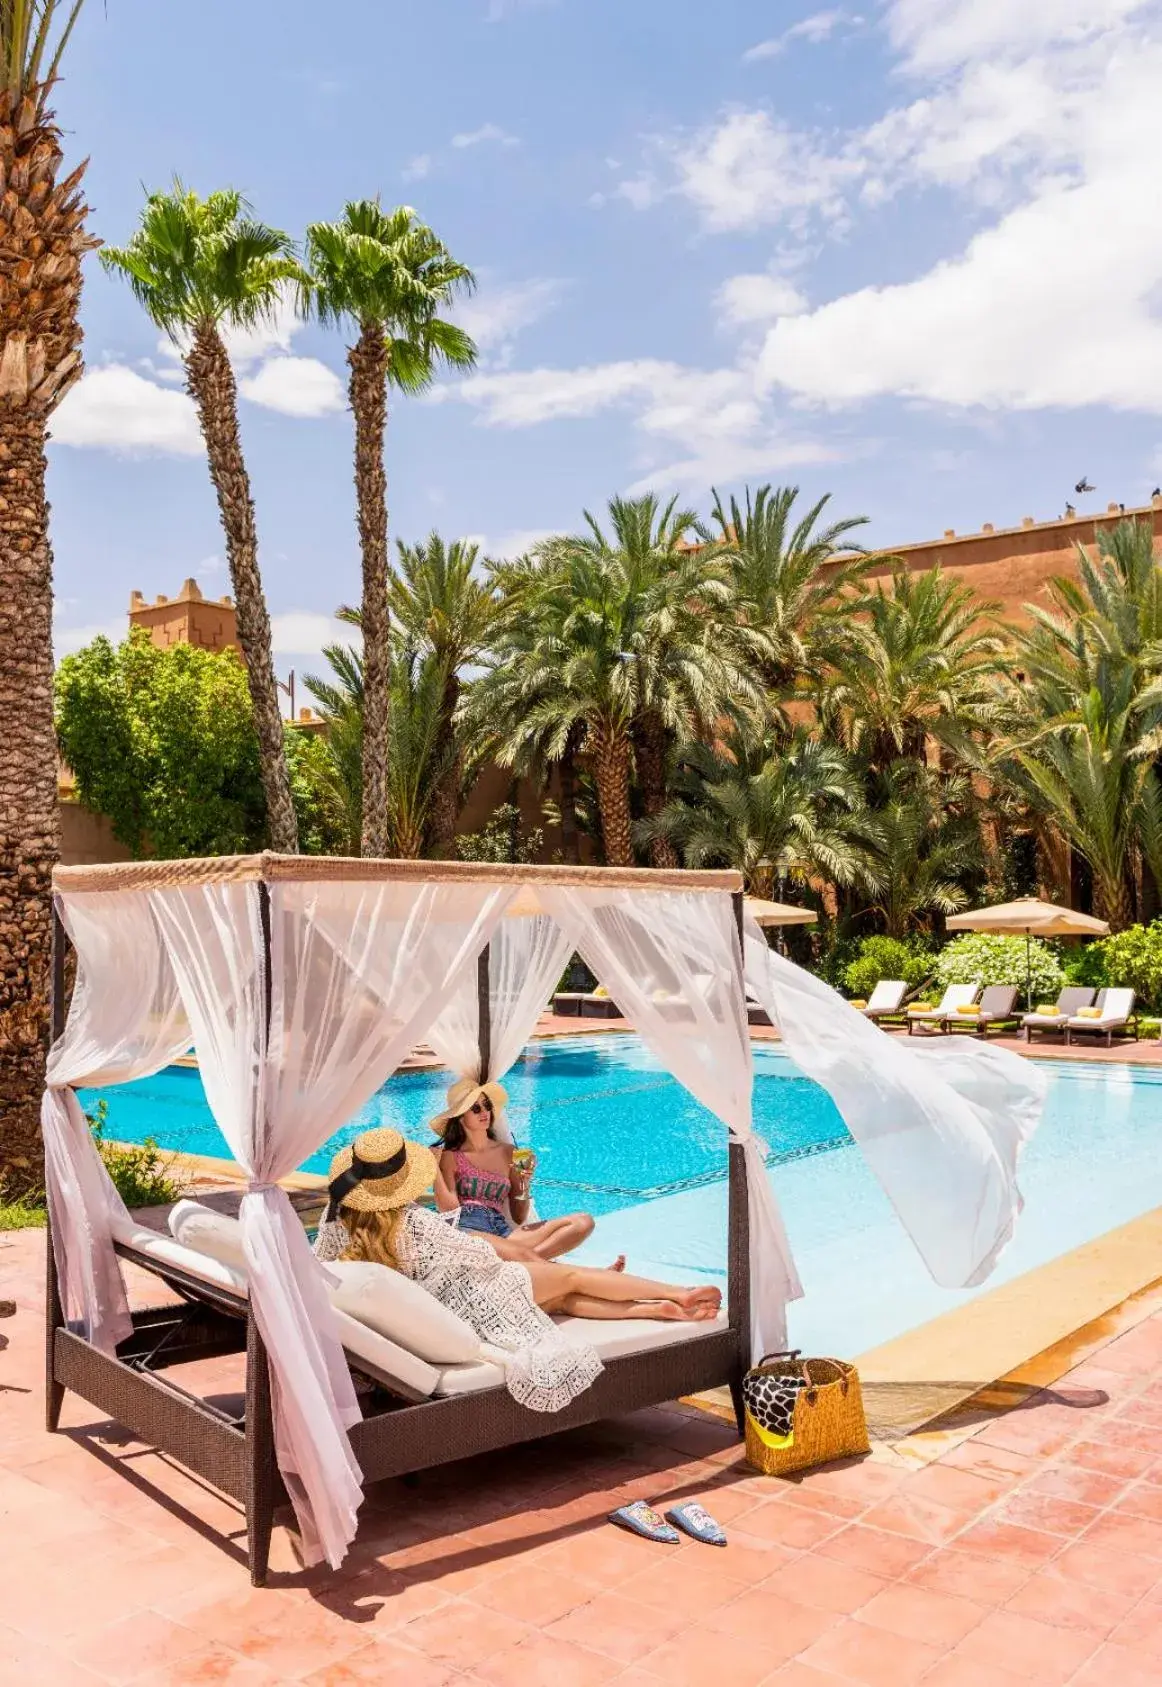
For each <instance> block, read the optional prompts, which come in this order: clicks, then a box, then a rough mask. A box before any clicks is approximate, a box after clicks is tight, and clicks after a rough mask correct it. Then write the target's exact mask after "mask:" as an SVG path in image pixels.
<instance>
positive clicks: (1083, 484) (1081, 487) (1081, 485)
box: [1073, 475, 1097, 492]
mask: <svg viewBox="0 0 1162 1687" xmlns="http://www.w3.org/2000/svg"><path fill="white" fill-rule="evenodd" d="M1073 490H1074V491H1075V492H1096V491H1097V487H1096V486H1091V485H1090V484H1089V481H1088V479H1087V478H1086V476H1085V475H1082V477H1081V479H1080V480H1079V481H1078V483H1077V485H1076V486H1075V487H1074V488H1073Z"/></svg>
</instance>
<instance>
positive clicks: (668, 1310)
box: [642, 1300, 701, 1324]
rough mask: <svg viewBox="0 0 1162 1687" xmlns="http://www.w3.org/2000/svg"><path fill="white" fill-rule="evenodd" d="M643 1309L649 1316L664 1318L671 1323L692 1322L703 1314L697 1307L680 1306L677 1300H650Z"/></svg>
mask: <svg viewBox="0 0 1162 1687" xmlns="http://www.w3.org/2000/svg"><path fill="white" fill-rule="evenodd" d="M642 1310H643V1312H644V1313H645V1315H646V1317H647V1318H664V1319H665V1320H666V1322H667V1323H670V1324H692V1323H694V1322H695V1320H696V1319H698V1318H699V1317H700V1316H701V1314H700V1313H699V1312H698V1311H697V1310H696V1309H691V1308H689V1307H685V1306H679V1305H678V1302H677V1301H676V1300H648V1301H646V1302H645V1304H644V1306H643V1308H642Z"/></svg>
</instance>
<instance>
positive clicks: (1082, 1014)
mask: <svg viewBox="0 0 1162 1687" xmlns="http://www.w3.org/2000/svg"><path fill="white" fill-rule="evenodd" d="M1074 1017H1075V1018H1076V1019H1100V1018H1101V1009H1100V1008H1078V1010H1077V1013H1076V1014H1075V1015H1074Z"/></svg>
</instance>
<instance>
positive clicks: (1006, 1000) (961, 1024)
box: [945, 984, 1017, 1037]
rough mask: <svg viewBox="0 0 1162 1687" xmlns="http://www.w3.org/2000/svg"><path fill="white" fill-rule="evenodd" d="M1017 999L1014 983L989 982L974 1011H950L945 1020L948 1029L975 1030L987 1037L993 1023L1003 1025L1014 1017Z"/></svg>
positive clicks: (981, 1035) (979, 1035)
mask: <svg viewBox="0 0 1162 1687" xmlns="http://www.w3.org/2000/svg"><path fill="white" fill-rule="evenodd" d="M1016 1000H1017V986H1016V985H1015V984H989V985H986V986H985V990H984V993H983V995H982V996H981V998H980V1004H979V1006H978V1008H977V1011H976V1012H975V1013H967V1014H961V1013H950V1014H949V1015H948V1017H947V1019H946V1021H945V1025H946V1029H947V1030H949V1031H961V1032H965V1031H975V1032H976V1034H977V1036H978V1037H987V1036H988V1033H989V1029H990V1027H991V1026H993V1025H1004V1024H1005V1023H1006V1022H1007V1021H1009V1020H1013V1019H1015V1018H1016V1014H1015V1013H1014V1012H1013V1006H1014V1003H1015V1002H1016Z"/></svg>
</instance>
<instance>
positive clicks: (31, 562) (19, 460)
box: [0, 0, 98, 1188]
mask: <svg viewBox="0 0 1162 1687" xmlns="http://www.w3.org/2000/svg"><path fill="white" fill-rule="evenodd" d="M80 10H81V0H73V3H72V4H67V5H66V4H58V3H57V0H3V3H2V4H0V180H2V181H3V184H4V191H3V193H2V194H0V278H2V279H0V718H2V719H3V721H4V731H3V734H2V735H0V1119H2V1120H3V1125H2V1128H0V1183H11V1184H12V1186H13V1187H14V1188H26V1187H29V1186H33V1185H35V1184H37V1183H38V1182H39V1181H40V1178H41V1169H40V1168H41V1154H42V1151H41V1145H40V1097H41V1092H42V1090H43V1087H44V1060H45V1051H46V1049H47V1046H48V1031H49V1023H48V963H49V947H50V930H51V921H52V869H53V864H54V862H55V861H56V858H57V853H58V850H59V845H60V835H59V822H58V817H57V756H56V738H55V735H54V733H53V701H52V671H53V660H52V550H51V547H50V543H49V529H48V501H47V498H46V496H45V455H44V447H45V437H46V426H47V423H48V419H49V417H50V416H51V414H52V412H53V410H55V408H56V406H57V405H58V404H59V403H60V401H61V399H62V398H63V397H64V395H65V393H66V392H67V391H68V390H69V388H70V387H71V386H72V385H73V383H74V382H75V381H76V380H77V379H79V377H80V374H81V370H82V364H81V327H80V322H79V321H78V315H77V312H78V306H79V303H80V296H81V260H82V258H83V257H84V255H85V253H86V252H87V251H90V250H92V248H93V247H94V246H96V245H97V244H98V242H97V241H96V240H94V239H93V238H92V236H91V235H89V234H88V233H87V231H86V228H85V218H86V217H87V216H88V209H89V208H88V206H87V205H86V204H85V200H84V195H83V193H82V191H81V179H82V177H83V176H84V172H85V165H84V164H83V163H82V164H80V165H79V166H78V167H77V168H76V169H74V170H72V171H71V172H68V173H65V172H64V171H63V164H64V154H63V151H62V149H61V135H60V130H59V129H58V127H57V124H56V119H55V117H54V115H53V112H52V110H51V109H50V106H49V100H50V98H51V97H52V90H53V85H54V83H55V81H56V78H57V74H58V72H59V69H60V64H61V56H62V54H63V53H64V50H65V47H66V45H67V43H68V39H69V36H70V34H71V32H72V28H73V25H74V24H75V23H76V20H77V16H78V14H79V12H80Z"/></svg>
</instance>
